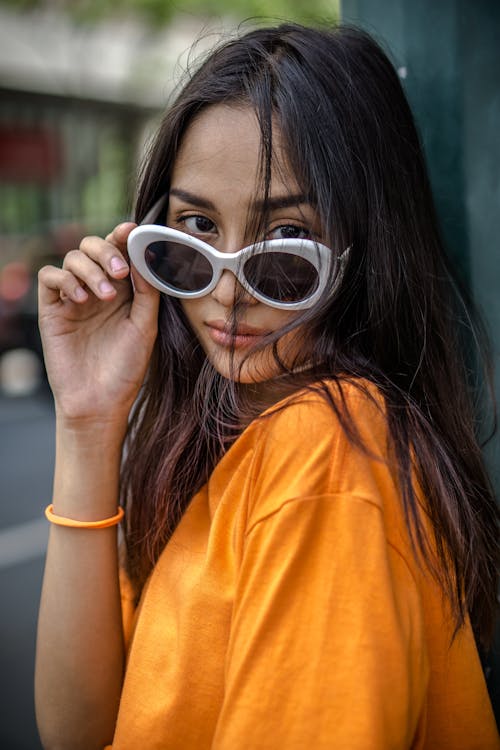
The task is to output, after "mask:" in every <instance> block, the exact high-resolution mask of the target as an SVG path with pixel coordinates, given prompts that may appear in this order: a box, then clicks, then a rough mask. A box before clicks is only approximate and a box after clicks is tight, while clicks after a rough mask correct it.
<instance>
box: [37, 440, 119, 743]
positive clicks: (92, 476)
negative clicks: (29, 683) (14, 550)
mask: <svg viewBox="0 0 500 750" xmlns="http://www.w3.org/2000/svg"><path fill="white" fill-rule="evenodd" d="M120 451H121V435H120V436H118V435H117V431H116V430H108V429H106V428H105V427H101V428H100V429H96V428H94V429H89V430H88V431H87V432H85V431H84V433H83V434H82V432H81V431H79V432H78V431H75V430H72V429H69V430H68V429H67V428H63V427H61V426H59V427H58V432H57V440H56V468H55V476H54V496H53V504H54V512H55V513H57V514H58V515H63V516H67V517H70V518H74V519H77V520H88V521H92V520H99V519H102V518H107V517H108V516H112V515H114V514H115V513H116V508H117V503H118V479H119V466H120ZM116 533H117V532H116V527H111V528H106V529H73V528H66V527H60V526H52V527H51V530H50V537H49V547H48V551H47V561H46V567H45V576H44V583H43V590H42V599H41V605H40V615H39V624H38V643H37V659H36V677H35V694H36V710H37V720H38V725H39V730H40V735H41V738H42V742H43V744H44V746H45V747H46V748H48V749H52V748H71V750H76V749H78V748H80V747H81V748H85V750H92V749H93V748H99V750H101V749H102V747H103V746H104V745H105V744H106V743H108V742H111V739H112V736H113V729H114V724H115V719H116V713H117V710H118V703H119V697H120V692H121V685H122V678H123V665H124V651H123V638H122V627H121V608H120V596H119V585H118V557H117V540H116Z"/></svg>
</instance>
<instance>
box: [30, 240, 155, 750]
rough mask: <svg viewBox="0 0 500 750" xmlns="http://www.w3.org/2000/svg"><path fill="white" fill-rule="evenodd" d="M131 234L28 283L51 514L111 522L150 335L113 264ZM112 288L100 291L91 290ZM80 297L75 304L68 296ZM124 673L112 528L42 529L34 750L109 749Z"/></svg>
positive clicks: (147, 301)
mask: <svg viewBox="0 0 500 750" xmlns="http://www.w3.org/2000/svg"><path fill="white" fill-rule="evenodd" d="M131 228H132V225H122V226H121V227H118V228H117V229H116V230H115V232H114V233H113V234H112V235H110V236H109V237H108V238H107V239H106V240H101V239H99V238H87V240H84V242H83V243H82V245H81V247H80V250H79V251H74V252H73V253H69V254H68V256H66V259H65V261H64V266H63V269H56V268H52V267H47V268H44V269H42V271H41V272H40V277H39V298H40V329H41V333H42V340H43V345H44V355H45V362H46V366H47V372H48V375H49V380H50V383H51V387H52V391H53V393H54V400H55V405H56V466H55V474H54V496H53V505H54V512H55V513H56V514H58V515H62V516H67V517H70V518H74V519H77V520H89V521H90V520H98V519H102V518H106V517H109V516H111V515H114V514H115V513H116V507H117V501H118V481H119V469H120V457H121V449H122V442H123V438H124V435H125V431H126V427H127V419H128V413H129V410H130V408H131V406H132V404H133V401H134V399H135V397H136V395H137V392H138V389H139V387H140V385H141V383H142V380H143V377H144V373H145V370H146V367H147V364H148V361H149V356H150V353H151V349H152V346H153V342H154V338H155V335H156V318H157V301H158V295H157V294H156V292H154V290H151V289H150V288H149V287H147V285H146V284H145V283H142V280H141V279H136V278H135V277H134V286H135V292H132V286H131V284H130V280H129V278H128V273H129V272H128V267H127V266H126V265H125V266H124V267H123V268H122V269H121V270H120V271H116V272H115V271H113V270H112V266H111V258H112V257H119V258H121V259H123V254H124V252H125V245H126V237H127V236H128V233H129V231H130V229H131ZM106 280H107V281H108V282H109V281H110V280H111V281H112V282H113V288H112V289H111V290H109V289H108V290H107V291H102V290H101V288H100V284H101V283H102V281H106ZM78 287H81V288H84V295H81V293H80V297H78V293H77V291H76V290H77V288H78ZM123 669H124V649H123V638H122V625H121V612H120V599H119V586H118V560H117V543H116V527H112V528H106V529H96V530H94V529H72V528H66V527H59V526H52V527H51V530H50V537H49V548H48V551H47V562H46V569H45V576H44V583H43V590H42V598H41V605H40V615H39V626H38V638H37V657H36V673H35V702H36V712H37V721H38V726H39V731H40V735H41V738H42V743H43V745H44V747H45V748H48V749H49V750H52V748H54V749H55V748H57V749H59V748H62V749H64V748H71V750H78V748H82V750H83V748H85V750H93V748H96V749H97V748H98V749H99V750H102V748H103V747H104V745H105V744H106V743H108V742H111V740H112V736H113V730H114V724H115V719H116V713H117V709H118V703H119V698H120V691H121V683H122V676H123Z"/></svg>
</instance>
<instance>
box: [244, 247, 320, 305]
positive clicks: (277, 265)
mask: <svg viewBox="0 0 500 750" xmlns="http://www.w3.org/2000/svg"><path fill="white" fill-rule="evenodd" d="M244 271H245V277H246V279H247V281H248V283H249V284H250V285H251V286H252V287H253V288H254V289H255V290H256V291H257V292H259V294H262V295H263V296H264V297H267V298H268V299H270V300H273V301H274V302H300V301H302V300H304V299H307V298H308V297H310V296H311V295H312V294H314V292H315V291H316V289H317V288H318V283H319V276H318V271H317V270H316V268H315V266H314V265H313V264H312V263H310V262H309V261H308V260H307V259H306V258H302V257H301V256H300V255H291V254H290V253H281V252H270V253H259V254H258V255H252V256H250V258H249V259H248V260H247V261H246V263H245V268H244Z"/></svg>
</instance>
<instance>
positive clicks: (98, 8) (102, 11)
mask: <svg viewBox="0 0 500 750" xmlns="http://www.w3.org/2000/svg"><path fill="white" fill-rule="evenodd" d="M0 5H6V6H9V7H11V8H14V9H17V10H20V11H27V10H31V9H34V8H47V7H52V8H54V7H55V8H58V9H60V10H61V11H62V12H66V13H68V15H72V16H73V17H75V18H76V19H78V20H79V21H85V22H93V21H99V20H100V19H103V18H109V17H113V16H114V17H116V16H119V15H122V14H127V15H132V14H134V15H137V16H139V17H141V18H142V19H143V20H145V21H146V22H148V23H150V24H154V25H158V24H164V23H167V22H168V21H170V20H171V19H172V18H173V17H174V16H175V15H177V14H182V15H193V16H200V17H202V18H207V17H213V16H215V17H217V16H222V15H228V16H231V17H233V18H236V19H245V18H263V19H266V18H270V19H288V20H293V21H312V20H314V19H318V20H335V19H336V18H338V17H339V0H293V1H291V0H58V2H54V0H0Z"/></svg>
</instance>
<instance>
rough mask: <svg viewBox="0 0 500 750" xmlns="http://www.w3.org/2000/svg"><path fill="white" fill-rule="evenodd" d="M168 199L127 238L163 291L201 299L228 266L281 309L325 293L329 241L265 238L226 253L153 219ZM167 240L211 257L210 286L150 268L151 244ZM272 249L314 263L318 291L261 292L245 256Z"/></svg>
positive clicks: (134, 257) (144, 271)
mask: <svg viewBox="0 0 500 750" xmlns="http://www.w3.org/2000/svg"><path fill="white" fill-rule="evenodd" d="M165 202H166V199H165V198H161V199H160V200H159V201H158V202H157V203H155V205H154V206H153V208H152V209H151V210H150V211H148V213H147V214H146V216H145V218H144V222H143V223H142V224H141V225H140V226H138V227H136V228H135V229H133V230H132V232H131V233H130V234H129V237H128V241H127V249H128V254H129V258H130V260H131V262H132V264H133V265H134V266H135V268H136V269H137V271H138V272H139V273H140V274H141V276H142V277H143V278H144V279H145V280H146V281H147V282H148V283H149V284H151V286H153V287H155V289H158V290H159V291H160V292H163V293H164V294H168V295H170V296H172V297H177V298H178V299H186V300H188V299H199V298H200V297H205V296H206V295H207V294H210V292H212V291H213V290H214V289H215V287H216V286H217V284H218V283H219V280H220V278H221V276H222V274H223V272H224V271H225V270H228V271H231V273H232V274H234V276H235V277H236V279H237V280H238V282H239V283H240V284H241V286H242V287H243V289H244V290H245V291H246V292H247V293H248V294H250V295H251V296H252V297H254V299H257V300H259V302H262V303H264V304H265V305H268V306H270V307H275V308H278V309H280V310H303V309H307V308H309V307H312V306H313V305H314V304H315V303H316V302H317V301H318V300H319V298H320V297H321V295H322V294H323V292H324V290H325V287H326V286H327V284H328V281H329V280H330V272H331V271H332V266H334V264H335V256H334V254H333V252H332V250H330V248H328V247H326V246H325V245H322V244H320V243H319V242H315V241H314V240H307V239H281V240H279V239H278V240H265V241H263V242H256V243H254V244H252V245H248V246H247V247H244V248H242V249H241V250H238V251H236V252H234V253H223V252H220V250H217V249H216V248H214V247H212V245H210V244H208V243H207V242H204V241H203V240H200V239H198V238H197V237H193V236H192V235H190V234H187V233H186V232H181V231H179V230H178V229H172V228H171V227H165V226H162V225H159V224H153V223H149V222H151V221H153V220H154V218H155V217H157V216H158V211H159V209H160V207H161V205H162V204H164V203H165ZM165 240H167V241H171V242H176V243H178V244H181V245H186V246H187V247H191V248H193V249H194V250H196V251H197V252H199V253H200V254H201V255H203V256H204V257H205V258H206V259H207V260H208V262H209V263H210V265H211V266H212V279H211V281H210V283H209V284H207V286H205V287H204V288H203V289H199V290H196V291H194V292H189V291H183V290H180V289H176V288H175V287H173V286H170V285H169V284H168V283H167V282H166V281H163V280H161V279H160V278H159V277H158V276H157V275H156V274H155V273H154V271H152V270H151V269H150V268H149V266H148V264H147V263H146V250H147V247H148V246H149V245H150V244H151V243H152V242H159V241H160V242H161V241H165ZM349 250H350V248H347V250H345V251H344V252H343V253H342V255H340V256H337V259H336V260H337V273H336V274H335V283H334V285H333V288H332V290H331V294H333V293H334V292H335V291H336V289H337V288H338V286H339V284H340V282H341V280H342V276H343V270H344V265H345V262H346V260H347V257H348V254H349ZM269 252H280V253H286V254H288V255H294V256H297V257H300V258H304V259H305V260H307V261H308V262H309V263H311V265H312V266H314V268H315V269H316V272H317V274H318V286H317V287H316V289H315V290H314V292H313V293H312V294H310V295H309V296H308V297H306V298H305V299H301V300H298V301H296V302H280V301H279V300H274V299H272V298H270V297H267V296H266V295H264V294H261V293H260V292H259V291H258V290H257V289H255V288H254V287H253V286H252V285H251V284H250V283H249V282H248V281H247V279H246V277H245V274H244V265H245V260H246V259H247V257H255V256H256V255H261V254H264V253H266V254H267V253H269ZM329 296H330V295H329Z"/></svg>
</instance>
